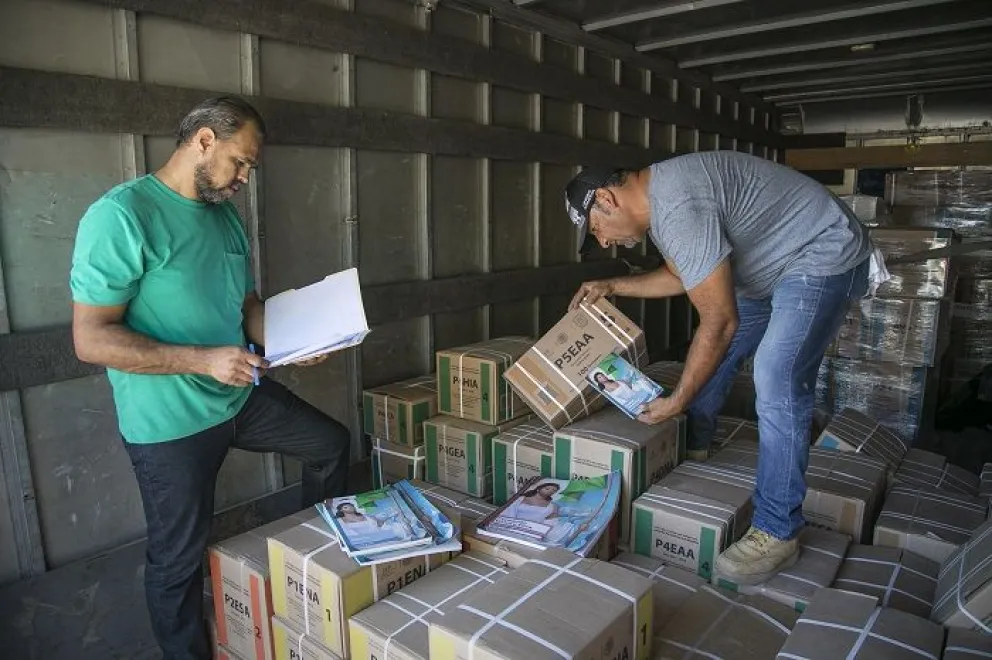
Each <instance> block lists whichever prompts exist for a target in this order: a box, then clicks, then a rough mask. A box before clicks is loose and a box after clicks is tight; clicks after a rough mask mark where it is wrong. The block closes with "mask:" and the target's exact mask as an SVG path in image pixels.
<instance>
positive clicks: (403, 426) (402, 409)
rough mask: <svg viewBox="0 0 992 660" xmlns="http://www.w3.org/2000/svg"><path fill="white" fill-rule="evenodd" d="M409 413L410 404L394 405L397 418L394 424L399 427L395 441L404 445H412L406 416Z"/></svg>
mask: <svg viewBox="0 0 992 660" xmlns="http://www.w3.org/2000/svg"><path fill="white" fill-rule="evenodd" d="M409 412H410V404H408V403H397V404H396V416H397V417H398V418H399V419H397V420H396V423H397V424H398V425H399V436H400V437H399V438H397V439H396V441H397V442H399V443H400V444H404V445H412V444H413V436H412V435H410V428H409V427H408V426H407V421H406V420H407V415H408V414H409Z"/></svg>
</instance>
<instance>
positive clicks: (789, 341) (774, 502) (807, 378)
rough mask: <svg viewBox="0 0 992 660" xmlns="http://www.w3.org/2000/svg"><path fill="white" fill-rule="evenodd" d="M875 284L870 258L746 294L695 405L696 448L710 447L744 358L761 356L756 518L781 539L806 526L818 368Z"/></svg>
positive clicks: (692, 437) (692, 439) (692, 443)
mask: <svg viewBox="0 0 992 660" xmlns="http://www.w3.org/2000/svg"><path fill="white" fill-rule="evenodd" d="M867 290H868V259H865V261H864V262H862V263H861V264H860V265H858V266H856V267H855V268H853V269H851V270H849V271H848V272H846V273H844V274H842V275H835V276H832V277H817V276H811V275H789V276H787V277H785V278H783V279H782V281H781V282H779V284H778V286H776V287H775V290H774V291H773V292H772V295H771V297H770V298H766V299H763V300H754V299H749V298H738V299H737V313H738V317H739V319H740V321H739V325H738V327H737V333H736V334H735V335H734V338H733V340H732V341H731V343H730V348H729V349H728V351H727V354H726V356H724V358H723V361H722V362H721V363H720V366H719V367H717V370H716V373H715V374H714V375H713V377H712V378H711V379H710V380H709V382H708V383H707V384H706V385H705V386H704V387H703V389H702V390H700V392H699V394H697V395H696V398H695V399H694V400H693V402H692V404H691V405H690V406H689V412H688V416H689V442H688V445H689V448H690V449H704V448H706V447H708V446H709V443H710V441H711V440H712V438H713V432H714V430H715V428H716V417H717V415H718V414H719V411H720V409H721V408H722V407H723V403H724V401H725V400H726V398H727V394H728V393H729V392H730V387H731V384H732V382H733V379H734V377H735V376H736V375H737V370H738V368H739V367H740V364H741V362H742V361H743V360H745V359H746V358H748V357H750V356H752V355H754V385H755V390H756V393H757V412H758V435H759V437H760V449H759V453H758V479H757V487H756V488H755V493H754V522H753V524H754V526H755V527H757V528H758V529H760V530H762V531H765V532H768V533H769V534H771V535H772V536H774V537H776V538H779V539H790V538H792V537H794V536H795V535H796V534H797V533H798V532H799V530H800V529H801V528H802V527H803V524H804V521H803V511H802V506H803V498H805V497H806V480H805V477H804V475H805V473H806V466H807V464H808V463H809V444H810V426H811V424H812V419H813V405H814V399H815V392H816V373H817V371H818V370H819V368H820V363H821V362H822V361H823V354H824V352H825V351H826V350H827V348H828V347H829V346H830V343H831V341H833V339H834V337H835V335H836V334H837V331H838V330H839V329H840V325H841V323H842V322H843V320H844V315H845V313H846V311H847V309H848V307H849V305H850V302H851V301H852V300H854V299H857V298H861V297H863V296H864V295H865V293H866V292H867Z"/></svg>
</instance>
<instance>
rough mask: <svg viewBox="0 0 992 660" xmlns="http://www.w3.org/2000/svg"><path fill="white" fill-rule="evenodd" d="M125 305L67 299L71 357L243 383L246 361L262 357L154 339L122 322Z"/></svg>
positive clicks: (249, 377)
mask: <svg viewBox="0 0 992 660" xmlns="http://www.w3.org/2000/svg"><path fill="white" fill-rule="evenodd" d="M126 311H127V306H126V305H116V306H107V307H104V306H95V305H84V304H82V303H73V311H72V338H73V343H74V344H75V348H76V357H78V358H79V359H80V360H81V361H82V362H88V363H90V364H98V365H100V366H103V367H109V368H111V369H116V370H118V371H126V372H129V373H136V374H153V375H166V374H200V375H204V376H211V377H213V378H215V379H216V380H218V381H220V382H222V383H227V384H228V385H248V384H250V383H251V382H252V381H253V374H252V366H256V367H263V368H264V366H265V361H264V360H263V359H262V358H261V357H259V356H256V355H252V354H251V353H250V352H248V351H247V350H245V349H244V348H243V347H240V346H221V347H217V348H207V347H202V346H177V345H172V344H164V343H162V342H158V341H155V340H154V339H151V338H150V337H147V336H145V335H142V334H140V333H137V332H134V331H133V330H131V329H130V328H128V327H127V326H126V325H124V314H125V312H126Z"/></svg>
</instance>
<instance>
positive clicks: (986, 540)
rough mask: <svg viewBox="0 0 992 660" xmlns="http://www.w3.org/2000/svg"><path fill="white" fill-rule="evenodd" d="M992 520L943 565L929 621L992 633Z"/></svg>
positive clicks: (951, 626) (977, 530)
mask: <svg viewBox="0 0 992 660" xmlns="http://www.w3.org/2000/svg"><path fill="white" fill-rule="evenodd" d="M990 557H992V521H987V522H985V523H984V524H982V525H981V526H980V527H979V528H978V529H976V530H975V531H974V533H972V535H971V537H970V538H969V539H968V540H967V541H966V542H965V543H963V544H962V545H961V546H959V547H958V548H957V549H956V550H954V551H953V552H952V553H951V554H950V555H949V556H948V557H947V559H946V560H945V561H944V563H943V564H941V566H940V574H939V575H938V576H937V595H936V602H934V605H933V611H932V613H931V615H930V619H931V620H933V621H936V622H938V623H941V624H943V625H945V626H947V627H948V628H966V629H968V630H982V631H983V632H984V633H986V634H987V633H989V632H990V630H992V561H989V558H990Z"/></svg>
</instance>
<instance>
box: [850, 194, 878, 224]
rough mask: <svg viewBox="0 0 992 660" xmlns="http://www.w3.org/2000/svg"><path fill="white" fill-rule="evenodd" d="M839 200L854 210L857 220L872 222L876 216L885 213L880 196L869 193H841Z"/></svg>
mask: <svg viewBox="0 0 992 660" xmlns="http://www.w3.org/2000/svg"><path fill="white" fill-rule="evenodd" d="M840 201H842V202H844V203H845V204H847V206H848V208H850V209H851V210H852V211H854V215H856V216H858V220H863V221H865V222H872V221H873V220H875V218H877V217H878V216H880V215H882V214H883V213H885V200H884V199H882V198H881V197H872V196H871V195H841V196H840Z"/></svg>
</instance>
